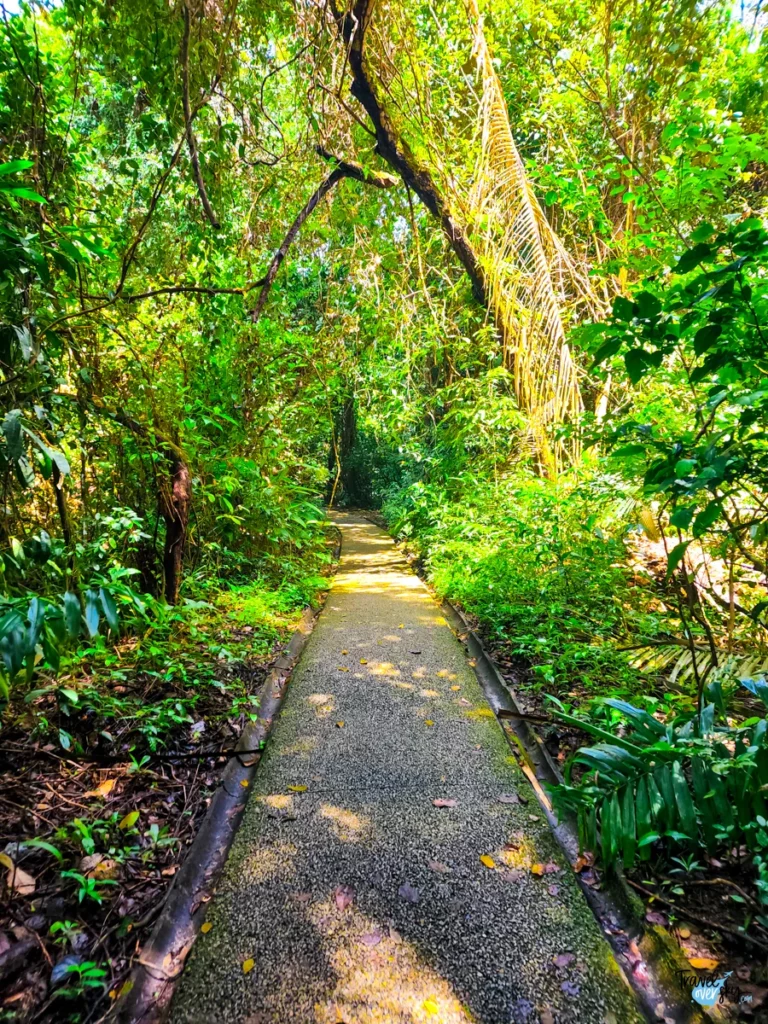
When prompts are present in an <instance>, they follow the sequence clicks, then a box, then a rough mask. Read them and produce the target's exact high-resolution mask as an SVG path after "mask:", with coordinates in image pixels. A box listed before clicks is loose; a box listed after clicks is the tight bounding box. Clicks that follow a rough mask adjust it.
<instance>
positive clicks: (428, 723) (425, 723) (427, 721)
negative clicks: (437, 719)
mask: <svg viewBox="0 0 768 1024" xmlns="http://www.w3.org/2000/svg"><path fill="white" fill-rule="evenodd" d="M434 724H435V723H434V722H433V721H432V719H431V718H427V719H426V720H425V722H424V725H434Z"/></svg>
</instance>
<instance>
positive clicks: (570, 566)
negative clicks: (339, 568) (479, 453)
mask: <svg viewBox="0 0 768 1024" xmlns="http://www.w3.org/2000/svg"><path fill="white" fill-rule="evenodd" d="M617 484H618V481H617V480H616V479H615V478H613V477H605V476H601V475H599V474H597V475H594V476H591V477H590V476H589V475H588V474H585V475H584V478H583V479H582V480H581V481H578V480H576V481H564V482H562V483H560V484H553V483H549V482H547V481H544V480H541V479H537V478H535V477H533V476H531V475H528V474H514V475H509V476H507V477H506V478H504V479H503V480H499V482H498V483H497V484H496V485H492V484H490V483H486V484H483V483H482V482H481V481H479V480H477V478H475V477H474V476H470V475H469V474H465V475H462V476H461V477H459V478H454V479H453V480H452V481H451V483H450V487H449V488H448V487H439V486H437V485H434V484H427V483H417V484H414V485H412V486H411V487H410V488H409V489H408V490H407V491H404V492H401V493H400V494H399V495H398V496H397V497H396V498H394V499H393V500H391V501H390V502H389V503H388V504H386V505H385V507H384V512H385V514H386V515H387V516H388V518H389V520H390V522H391V524H392V528H393V530H394V531H395V532H396V533H397V535H399V536H401V537H403V538H405V539H406V540H407V542H408V543H409V544H410V545H411V546H412V547H413V548H414V550H415V551H416V552H417V553H418V555H419V556H420V558H421V560H422V563H423V565H424V568H425V570H426V572H427V575H428V577H429V579H430V581H431V582H432V584H433V585H434V586H435V588H436V589H437V591H438V593H439V594H441V595H444V596H446V597H448V598H449V599H451V600H453V601H457V602H459V603H460V604H461V605H462V607H463V608H464V609H465V610H466V611H468V612H470V613H471V614H472V615H476V616H477V617H478V618H479V620H480V622H481V624H482V626H483V629H484V631H485V632H486V633H487V634H488V636H489V638H490V639H491V641H492V642H493V643H494V644H497V643H502V644H503V646H504V651H505V654H511V655H513V656H515V657H516V658H517V659H519V666H520V670H521V671H522V672H523V673H524V674H526V675H527V666H530V667H531V668H532V673H533V676H532V685H533V686H534V687H536V688H542V687H544V688H552V687H555V688H556V689H557V690H558V691H559V692H566V691H567V690H570V689H572V688H573V686H574V681H575V680H578V686H579V688H583V689H585V690H586V691H590V690H598V691H603V690H604V688H605V687H606V686H611V687H615V688H617V689H618V691H619V692H628V691H629V690H631V689H633V688H634V687H636V686H638V685H642V684H641V683H640V681H639V680H638V678H637V673H636V672H635V671H633V670H632V669H631V668H630V665H629V662H628V656H627V654H626V653H623V652H622V651H621V650H620V649H619V648H620V647H621V646H623V645H622V643H621V641H622V639H625V640H626V637H627V636H628V635H630V636H631V635H637V634H641V635H645V636H653V635H654V633H655V632H656V631H657V629H658V620H657V617H656V616H655V615H654V614H653V613H652V612H650V611H649V610H648V609H647V607H646V605H647V603H648V602H647V598H646V597H645V595H644V594H643V593H642V591H640V592H637V591H636V592H634V593H633V592H632V591H631V589H630V587H629V573H628V571H627V569H626V568H625V567H624V566H623V565H622V560H623V559H624V557H625V547H624V543H625V541H624V536H625V534H624V531H625V530H626V529H627V528H628V527H629V525H630V524H631V523H632V519H631V518H630V516H627V515H626V513H625V515H624V517H623V518H622V517H621V515H617V511H616V496H617ZM619 511H621V510H620V509H619Z"/></svg>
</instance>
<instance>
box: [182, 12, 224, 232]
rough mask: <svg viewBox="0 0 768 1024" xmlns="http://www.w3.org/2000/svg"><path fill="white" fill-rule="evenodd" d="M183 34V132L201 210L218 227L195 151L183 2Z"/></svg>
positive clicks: (187, 23) (187, 28)
mask: <svg viewBox="0 0 768 1024" xmlns="http://www.w3.org/2000/svg"><path fill="white" fill-rule="evenodd" d="M183 10H184V34H183V35H182V37H181V83H182V101H183V104H184V125H185V128H184V130H185V133H186V137H187V147H188V148H189V159H190V161H191V163H192V170H193V172H194V175H195V181H196V182H197V191H198V192H199V194H200V202H201V203H202V204H203V210H205V215H206V217H207V218H208V220H209V221H210V222H211V224H212V225H213V227H215V228H218V227H220V226H221V225H220V223H219V219H218V217H217V216H216V214H215V213H214V212H213V207H212V206H211V203H210V200H209V199H208V193H207V192H206V190H205V181H204V180H203V172H202V170H201V169H200V157H199V155H198V152H197V140H196V139H195V133H194V131H193V130H192V118H193V114H192V107H191V105H190V102H189V33H190V27H191V19H190V16H189V7H188V6H187V4H186V3H185V4H184V7H183Z"/></svg>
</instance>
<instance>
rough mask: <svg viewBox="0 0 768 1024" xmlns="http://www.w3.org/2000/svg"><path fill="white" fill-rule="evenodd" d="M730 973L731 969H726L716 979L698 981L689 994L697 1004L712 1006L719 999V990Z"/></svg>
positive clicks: (731, 972)
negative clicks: (725, 972) (726, 971)
mask: <svg viewBox="0 0 768 1024" xmlns="http://www.w3.org/2000/svg"><path fill="white" fill-rule="evenodd" d="M732 974H733V971H728V973H727V974H725V975H723V977H722V978H718V979H717V981H700V982H699V983H698V985H695V986H694V987H693V988H692V989H691V996H692V997H693V999H695V1001H696V1002H697V1003H698V1004H699V1006H714V1005H715V1003H717V1002H718V1001H719V999H720V990H721V989H722V987H723V985H725V983H726V981H727V980H728V979H729V978H730V976H731V975H732Z"/></svg>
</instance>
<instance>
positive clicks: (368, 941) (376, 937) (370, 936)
mask: <svg viewBox="0 0 768 1024" xmlns="http://www.w3.org/2000/svg"><path fill="white" fill-rule="evenodd" d="M383 938H384V936H383V935H382V934H381V932H380V931H378V930H377V931H372V932H366V933H365V935H361V936H360V941H361V942H362V943H363V945H364V946H378V944H379V943H380V942H381V940H382V939H383Z"/></svg>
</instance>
